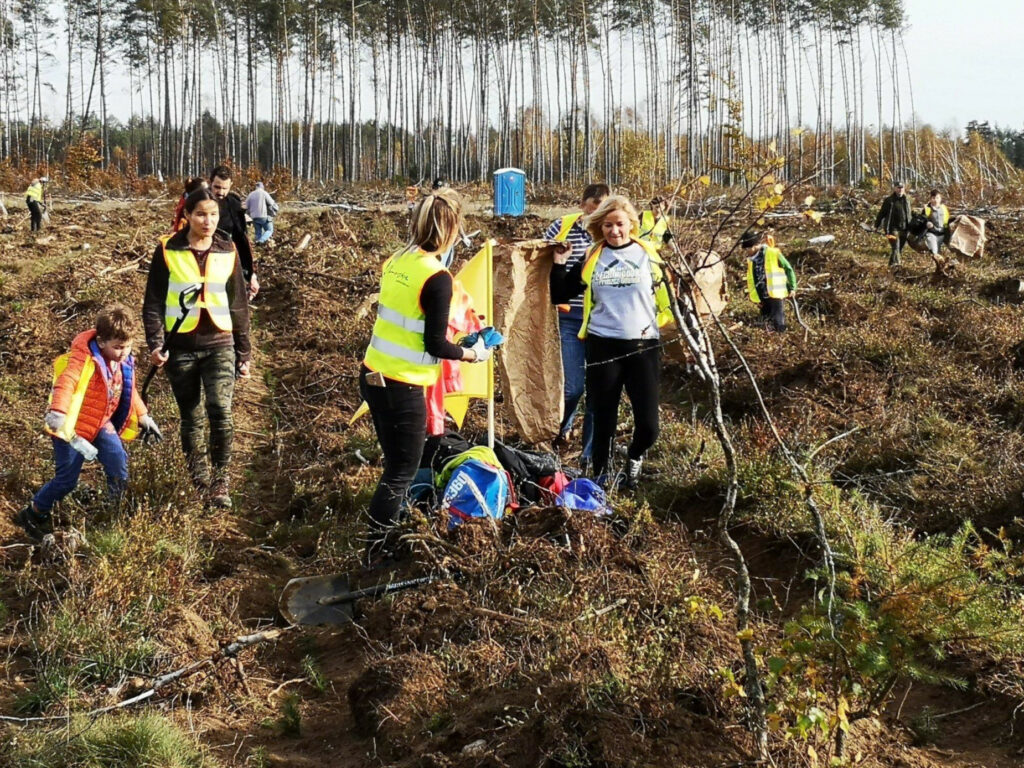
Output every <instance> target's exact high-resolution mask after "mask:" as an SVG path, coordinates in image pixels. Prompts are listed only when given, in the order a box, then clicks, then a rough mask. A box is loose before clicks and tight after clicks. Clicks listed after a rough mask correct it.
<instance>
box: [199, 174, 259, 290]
mask: <svg viewBox="0 0 1024 768" xmlns="http://www.w3.org/2000/svg"><path fill="white" fill-rule="evenodd" d="M231 184H232V181H231V169H230V168H228V167H227V166H226V165H218V166H217V167H216V168H214V169H213V170H212V171H211V172H210V190H211V191H212V192H213V199H214V200H216V201H217V206H218V207H219V208H220V219H219V221H218V224H217V231H218V233H220V235H221V236H222V237H225V238H227V239H228V240H230V241H231V242H233V243H234V244H235V248H236V249H237V250H238V259H239V261H240V263H241V265H242V277H243V278H245V284H246V287H247V288H248V290H249V298H250V299H251V298H253V297H254V296H255V295H256V294H257V293H259V292H260V281H259V280H257V279H256V265H255V264H254V263H253V258H252V244H251V243H250V242H249V237H248V236H247V235H246V233H245V210H244V208H243V207H242V198H241V197H240V196H239V195H238V193H236V192H232V191H231Z"/></svg>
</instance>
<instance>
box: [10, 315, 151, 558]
mask: <svg viewBox="0 0 1024 768" xmlns="http://www.w3.org/2000/svg"><path fill="white" fill-rule="evenodd" d="M134 331H135V323H134V322H133V321H132V318H131V315H130V314H129V313H128V310H127V309H126V308H125V307H124V306H122V305H120V304H113V305H111V306H109V307H107V308H106V309H104V310H103V311H101V312H100V314H99V316H98V317H97V318H96V327H95V328H94V329H91V330H88V331H84V332H83V333H80V334H78V336H76V337H75V340H74V341H73V342H72V343H71V351H70V352H68V353H67V354H65V355H61V356H60V357H58V358H57V359H56V360H55V361H54V380H53V392H52V393H51V395H50V405H49V409H48V410H47V411H46V415H45V416H44V417H43V421H44V423H45V424H46V432H47V433H48V434H49V435H50V436H51V437H52V438H53V454H54V461H55V463H56V465H57V471H56V473H55V474H54V477H53V479H52V480H50V482H48V483H47V484H46V485H44V486H43V487H42V488H41V489H39V492H38V493H36V495H35V496H33V497H32V500H31V501H30V502H29V503H28V506H26V507H25V508H24V509H23V510H21V511H20V512H18V514H17V515H16V516H15V518H14V521H15V522H16V523H17V524H18V525H20V526H21V527H22V528H24V529H25V532H26V533H27V534H28V535H29V536H30V537H31V538H32V539H34V540H36V541H42V539H43V537H44V536H45V535H46V534H48V533H52V532H53V521H52V519H51V516H50V510H51V509H52V508H53V505H54V504H56V503H57V502H58V501H60V500H61V499H63V498H64V497H65V496H67V495H68V494H69V493H71V491H73V490H74V489H75V486H76V485H78V477H79V475H80V474H81V472H82V463H83V462H85V461H93V460H94V459H97V458H98V459H99V460H100V464H102V465H103V470H104V472H105V473H106V476H107V488H108V490H109V491H110V495H111V496H112V497H113V498H115V499H116V498H118V497H120V495H121V493H122V492H123V491H124V486H125V483H126V482H127V480H128V454H127V453H126V452H125V449H124V444H123V443H122V440H124V441H127V440H132V439H134V438H135V437H136V436H137V435H139V434H141V435H142V436H143V437H144V438H145V439H153V440H156V441H159V440H161V439H163V435H161V434H160V428H159V427H158V426H157V424H156V422H155V421H153V418H152V417H151V416H150V415H149V413H148V411H147V409H146V406H145V404H144V403H143V402H142V398H141V397H140V396H139V392H138V388H137V387H136V378H135V359H134V357H133V356H132V354H131V349H132V336H133V335H134Z"/></svg>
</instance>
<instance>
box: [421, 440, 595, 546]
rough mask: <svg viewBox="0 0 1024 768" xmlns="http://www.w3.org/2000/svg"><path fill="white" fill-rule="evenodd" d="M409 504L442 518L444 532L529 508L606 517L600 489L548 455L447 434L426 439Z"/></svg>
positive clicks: (500, 443)
mask: <svg viewBox="0 0 1024 768" xmlns="http://www.w3.org/2000/svg"><path fill="white" fill-rule="evenodd" d="M409 501H410V503H411V504H414V505H417V506H424V507H426V508H428V509H432V510H438V511H440V512H441V513H442V514H444V515H447V517H448V529H449V530H452V529H454V528H457V527H458V526H460V525H461V524H462V523H464V522H466V521H468V520H473V519H486V518H489V519H491V520H500V519H501V518H503V517H504V516H505V515H506V514H508V513H509V512H512V511H514V510H516V509H518V508H521V507H528V506H532V505H535V504H541V505H546V506H557V507H564V508H566V509H571V510H580V511H587V512H592V513H594V514H599V515H605V514H610V513H611V509H610V508H609V506H608V500H607V496H606V495H605V492H604V490H603V489H602V488H601V487H600V486H599V485H597V483H595V482H594V481H593V480H591V479H589V478H585V477H579V478H570V477H569V476H568V475H567V474H566V473H565V471H564V468H563V467H562V466H561V465H560V464H559V461H558V458H557V457H556V456H554V455H553V454H550V453H542V452H535V451H523V450H519V449H517V448H512V447H511V446H508V445H505V444H504V443H502V442H500V441H495V444H494V448H493V449H492V448H488V447H487V446H486V445H473V444H472V443H471V442H469V441H468V440H467V439H466V438H465V437H463V436H462V435H460V434H459V433H457V432H452V431H448V432H446V433H445V434H444V435H439V436H433V437H428V438H427V444H426V447H425V450H424V452H423V460H422V461H421V462H420V470H419V472H417V474H416V478H415V480H414V481H413V484H412V486H411V488H410V489H409Z"/></svg>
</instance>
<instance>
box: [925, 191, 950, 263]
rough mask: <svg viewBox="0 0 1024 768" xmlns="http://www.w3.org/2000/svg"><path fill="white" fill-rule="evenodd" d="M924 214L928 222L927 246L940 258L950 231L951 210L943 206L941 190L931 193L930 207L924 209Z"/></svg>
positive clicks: (926, 229)
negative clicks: (940, 250)
mask: <svg viewBox="0 0 1024 768" xmlns="http://www.w3.org/2000/svg"><path fill="white" fill-rule="evenodd" d="M922 213H923V214H924V217H925V219H927V220H928V223H927V224H926V225H925V233H924V242H925V245H927V246H928V251H929V252H930V253H931V254H932V255H933V256H938V255H939V249H940V248H942V243H943V242H945V240H946V230H947V229H949V208H947V207H946V206H945V205H943V203H942V195H941V194H940V193H939V190H937V189H933V190H932V191H931V192H930V193H929V197H928V205H926V206H925V207H924V210H923V211H922Z"/></svg>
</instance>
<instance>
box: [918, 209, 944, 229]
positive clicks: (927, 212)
mask: <svg viewBox="0 0 1024 768" xmlns="http://www.w3.org/2000/svg"><path fill="white" fill-rule="evenodd" d="M940 207H941V208H942V226H944V227H948V226H949V208H947V207H946V206H945V205H943V206H940ZM924 217H925V218H926V219H930V218H931V217H932V207H931V206H930V205H926V206H925V207H924Z"/></svg>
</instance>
